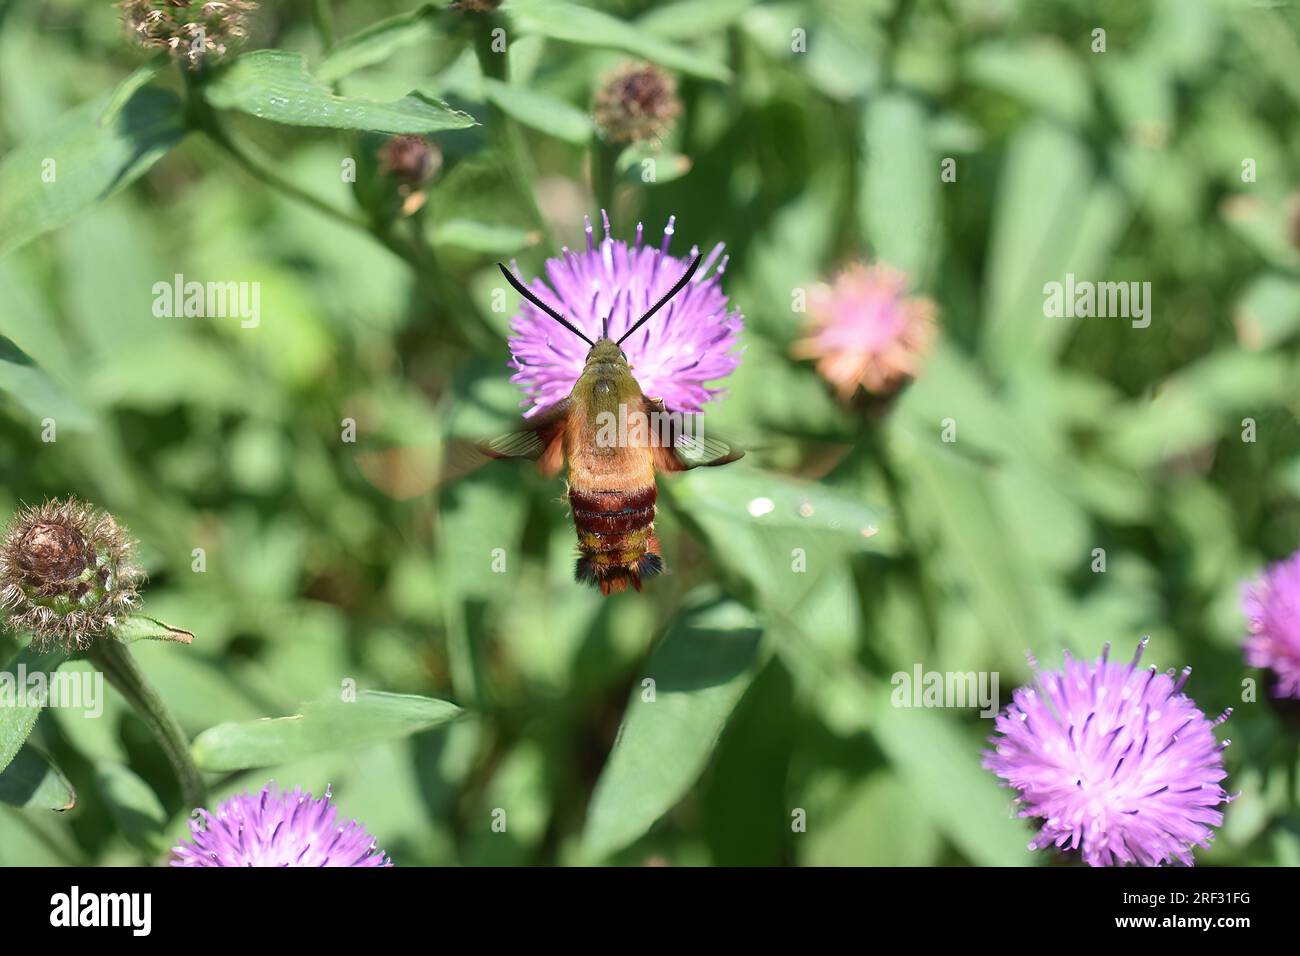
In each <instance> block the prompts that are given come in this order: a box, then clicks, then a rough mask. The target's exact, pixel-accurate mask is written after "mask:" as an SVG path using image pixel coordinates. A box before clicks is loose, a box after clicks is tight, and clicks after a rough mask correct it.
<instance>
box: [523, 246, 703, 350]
mask: <svg viewBox="0 0 1300 956" xmlns="http://www.w3.org/2000/svg"><path fill="white" fill-rule="evenodd" d="M697 261H698V260H697ZM497 268H498V269H500V270H501V274H502V275H503V276H505V277H506V281H507V282H509V283H510V284H511V285H512V286H514V288H515V291H516V292H518V293H519V294H520V295H522V296H523V297H524V298H525V299H527V300H528V301H529V302H531V303H532V304H533V305H535V306H537V307H538V308H539V309H541V310H542V311H543V312H545V313H546V314H547V315H549V316H550V317H551V318H553V319H554V320H555V321H556V322H559V323H560V324H561V325H562V326H564V327H565V328H566V329H568V330H569V331H570V332H572V333H573V334H574V335H576V336H577V337H578V338H580V339H582V341H584V342H586V343H587V344H588V345H595V344H596V343H595V342H593V341H592V340H591V339H589V338H587V337H586V336H585V335H583V334H582V333H581V332H579V331H578V329H577V327H576V326H575V325H573V323H571V322H570V321H569V320H568V319H566V318H565V317H564V316H562V315H560V313H558V312H556V311H555V310H554V309H552V308H551V307H550V306H549V305H547V304H546V303H545V302H543V301H542V300H541V299H539V298H537V296H535V295H533V294H532V293H531V292H529V291H528V289H527V288H526V287H525V286H524V284H523V283H522V282H520V281H519V280H518V279H516V278H515V277H514V274H513V273H511V271H510V270H509V269H507V268H506V267H505V266H504V265H502V264H501V263H499V262H498V263H497ZM660 304H661V305H662V303H660ZM655 308H658V306H656V307H655Z"/></svg>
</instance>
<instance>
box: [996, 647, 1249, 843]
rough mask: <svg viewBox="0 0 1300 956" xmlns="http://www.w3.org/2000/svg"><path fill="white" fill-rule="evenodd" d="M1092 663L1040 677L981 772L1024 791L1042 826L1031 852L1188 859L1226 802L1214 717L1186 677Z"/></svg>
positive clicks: (1016, 702)
mask: <svg viewBox="0 0 1300 956" xmlns="http://www.w3.org/2000/svg"><path fill="white" fill-rule="evenodd" d="M1146 645H1147V641H1146V639H1143V641H1142V642H1141V643H1140V644H1139V645H1138V649H1137V653H1136V654H1135V655H1134V657H1133V660H1132V662H1131V663H1129V664H1127V665H1125V664H1119V663H1112V662H1111V661H1110V660H1109V659H1108V658H1109V654H1110V645H1109V644H1107V645H1106V648H1105V650H1103V651H1102V654H1101V657H1100V658H1099V659H1098V660H1096V661H1078V660H1075V659H1073V658H1072V657H1071V656H1070V654H1069V652H1068V651H1067V652H1066V654H1065V666H1064V667H1063V668H1062V669H1061V670H1059V671H1047V672H1041V671H1038V668H1037V664H1036V663H1034V662H1033V661H1032V660H1031V663H1034V669H1035V672H1036V679H1035V681H1034V686H1032V687H1021V688H1019V689H1018V690H1016V692H1015V693H1014V694H1013V695H1012V703H1011V704H1010V705H1008V707H1007V709H1006V710H1005V711H1004V712H1003V713H1002V714H999V715H998V717H997V720H996V724H995V726H996V731H997V732H996V734H995V735H994V736H993V737H991V738H989V742H990V743H991V744H992V745H993V748H994V749H993V750H992V751H986V752H985V756H984V766H985V767H986V768H988V769H989V770H992V771H993V772H994V773H996V774H997V775H998V776H999V777H1001V778H1002V779H1003V780H1005V781H1006V782H1007V783H1008V784H1009V785H1010V786H1012V787H1014V788H1015V789H1016V790H1018V791H1019V792H1020V795H1019V797H1018V798H1017V801H1016V802H1017V803H1018V804H1020V806H1021V807H1022V809H1021V811H1020V814H1019V815H1020V816H1021V817H1032V818H1037V819H1039V820H1041V821H1042V827H1041V829H1040V830H1039V831H1038V835H1037V836H1036V837H1035V838H1034V841H1033V842H1032V843H1030V844H1029V848H1030V849H1031V850H1032V849H1043V848H1046V847H1048V846H1052V845H1055V846H1056V847H1058V848H1062V849H1067V850H1071V851H1074V850H1078V851H1080V855H1081V857H1082V859H1083V861H1084V862H1085V863H1087V864H1088V865H1090V866H1122V865H1126V864H1137V865H1139V866H1157V865H1159V864H1162V863H1169V862H1174V861H1177V862H1178V863H1181V864H1184V865H1187V866H1190V865H1192V864H1193V862H1194V861H1193V859H1192V848H1193V847H1195V846H1201V847H1205V846H1209V843H1210V840H1211V839H1212V838H1213V835H1214V834H1213V830H1212V828H1213V827H1217V826H1220V825H1221V824H1222V823H1223V814H1222V813H1221V812H1220V811H1219V810H1217V809H1216V807H1218V806H1219V805H1220V804H1223V803H1226V802H1227V801H1228V800H1229V799H1231V798H1230V797H1229V796H1228V794H1227V793H1226V792H1225V791H1224V789H1223V788H1222V787H1221V786H1220V785H1219V782H1220V781H1221V780H1223V779H1224V777H1226V776H1227V771H1226V770H1224V767H1223V749H1224V748H1225V747H1227V746H1228V743H1229V741H1227V740H1225V741H1223V743H1219V742H1218V741H1217V740H1216V739H1215V736H1214V728H1215V727H1217V726H1218V725H1219V724H1221V723H1222V722H1223V721H1225V720H1227V718H1228V715H1229V714H1231V713H1232V711H1231V710H1228V711H1225V712H1224V713H1223V714H1222V715H1221V716H1220V717H1218V718H1217V719H1216V720H1213V721H1211V720H1210V719H1209V718H1207V717H1206V716H1205V714H1203V713H1202V712H1201V711H1200V709H1199V708H1198V707H1197V706H1196V703H1195V701H1193V700H1192V699H1191V698H1190V697H1188V696H1187V695H1186V694H1184V693H1183V691H1182V688H1183V684H1184V683H1185V682H1186V681H1187V678H1188V675H1190V674H1191V670H1192V669H1191V668H1190V667H1187V668H1184V669H1183V671H1182V673H1181V674H1180V675H1177V676H1176V675H1175V673H1174V671H1172V670H1170V671H1167V672H1166V673H1163V674H1161V673H1159V672H1157V670H1156V668H1155V667H1154V666H1152V667H1150V668H1149V669H1147V670H1138V666H1137V665H1138V662H1139V661H1140V660H1141V658H1142V651H1143V650H1144V649H1145V648H1146Z"/></svg>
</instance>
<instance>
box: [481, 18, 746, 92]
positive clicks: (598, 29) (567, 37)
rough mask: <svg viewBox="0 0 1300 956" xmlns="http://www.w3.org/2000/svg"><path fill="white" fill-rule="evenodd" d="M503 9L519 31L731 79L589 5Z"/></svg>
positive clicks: (710, 63) (718, 67) (713, 64)
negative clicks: (621, 52)
mask: <svg viewBox="0 0 1300 956" xmlns="http://www.w3.org/2000/svg"><path fill="white" fill-rule="evenodd" d="M502 9H503V10H505V12H506V13H507V14H509V16H510V20H511V22H512V23H513V24H514V26H515V29H517V30H519V32H520V33H533V34H539V35H541V36H546V37H550V38H551V39H554V40H564V41H565V42H567V43H578V44H581V45H583V46H596V47H607V48H609V49H613V50H621V51H623V52H624V53H631V54H632V55H634V56H640V57H644V58H645V59H647V60H653V61H654V62H655V63H658V64H660V65H661V66H665V67H668V68H669V69H673V70H681V71H682V72H683V73H689V74H691V75H692V76H700V77H704V78H705V79H709V80H723V81H725V80H729V79H730V78H731V71H730V70H729V69H727V67H726V66H724V65H723V64H721V63H719V62H717V61H716V60H714V59H711V58H710V57H707V56H703V55H702V54H699V53H696V52H694V51H693V50H688V49H686V48H684V47H680V46H677V45H676V44H673V43H669V42H668V41H666V40H662V39H660V38H659V37H658V36H657V35H656V34H654V33H652V32H650V31H648V30H644V29H642V28H641V27H639V26H634V25H633V24H631V23H628V22H627V21H625V20H620V19H618V18H617V17H612V16H610V15H609V14H608V13H602V12H601V11H599V10H593V9H591V8H590V7H583V6H579V5H578V4H576V3H565V2H563V0H507V2H506V3H505V4H504V5H503V7H502Z"/></svg>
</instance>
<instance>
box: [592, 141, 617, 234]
mask: <svg viewBox="0 0 1300 956" xmlns="http://www.w3.org/2000/svg"><path fill="white" fill-rule="evenodd" d="M619 152H620V150H619V149H618V147H617V146H615V145H614V144H613V143H607V142H605V140H603V139H601V138H600V137H599V136H596V137H594V138H593V140H592V144H591V191H592V192H593V193H594V194H595V196H596V205H597V206H599V207H600V208H601V209H604V210H605V211H606V212H608V213H609V214H610V215H611V216H613V215H614V190H615V188H616V186H617V183H618V180H617V175H618V174H617V170H616V167H617V164H618V157H619Z"/></svg>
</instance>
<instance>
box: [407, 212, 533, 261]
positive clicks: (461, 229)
mask: <svg viewBox="0 0 1300 956" xmlns="http://www.w3.org/2000/svg"><path fill="white" fill-rule="evenodd" d="M430 238H431V239H432V240H433V241H434V242H435V243H436V244H437V245H440V246H455V247H456V248H458V249H468V250H469V251H471V252H485V253H490V254H492V255H505V256H508V255H512V254H514V253H516V252H519V251H520V250H521V249H527V248H528V247H529V246H535V245H537V243H538V242H540V241H541V238H542V235H541V233H540V232H538V231H536V230H535V229H519V228H516V227H514V226H501V225H497V224H495V223H487V222H476V221H475V220H473V219H448V220H447V221H446V222H440V223H438V224H437V225H436V226H434V227H433V228H432V229H431V230H430Z"/></svg>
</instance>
